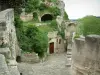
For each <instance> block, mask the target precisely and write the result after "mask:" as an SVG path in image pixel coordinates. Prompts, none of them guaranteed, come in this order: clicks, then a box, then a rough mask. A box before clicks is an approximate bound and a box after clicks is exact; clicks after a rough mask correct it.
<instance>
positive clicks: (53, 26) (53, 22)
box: [49, 20, 57, 30]
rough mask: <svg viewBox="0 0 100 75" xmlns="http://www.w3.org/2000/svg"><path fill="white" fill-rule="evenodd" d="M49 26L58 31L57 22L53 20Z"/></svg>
mask: <svg viewBox="0 0 100 75" xmlns="http://www.w3.org/2000/svg"><path fill="white" fill-rule="evenodd" d="M49 26H50V27H52V28H53V29H55V30H56V29H57V22H56V20H52V21H51V23H50V24H49Z"/></svg>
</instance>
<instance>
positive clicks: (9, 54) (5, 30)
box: [0, 9, 20, 75]
mask: <svg viewBox="0 0 100 75" xmlns="http://www.w3.org/2000/svg"><path fill="white" fill-rule="evenodd" d="M19 50H20V49H19V47H18V44H17V37H16V30H15V26H14V11H13V9H7V10H4V11H1V12H0V54H2V55H4V56H5V60H6V61H5V60H1V59H2V58H0V61H1V62H5V63H3V64H5V65H7V66H6V67H7V68H8V70H9V72H10V73H11V74H10V75H19V72H18V69H17V62H16V56H17V55H18V53H17V52H20V51H19ZM3 58H4V57H3ZM6 62H7V63H6ZM1 66H2V65H1V64H0V67H1ZM13 67H14V68H13ZM11 68H13V69H11ZM5 69H6V68H5ZM4 71H5V70H4ZM15 71H16V72H15ZM12 72H13V73H12ZM0 75H1V74H0ZM3 75H6V74H3Z"/></svg>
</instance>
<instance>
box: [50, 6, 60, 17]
mask: <svg viewBox="0 0 100 75" xmlns="http://www.w3.org/2000/svg"><path fill="white" fill-rule="evenodd" d="M49 11H50V12H51V13H53V15H54V16H55V17H56V16H58V15H61V12H60V9H59V8H58V7H56V6H55V7H50V8H49Z"/></svg>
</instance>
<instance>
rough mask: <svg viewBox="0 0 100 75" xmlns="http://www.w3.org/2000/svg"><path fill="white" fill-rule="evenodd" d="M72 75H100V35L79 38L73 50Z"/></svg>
mask: <svg viewBox="0 0 100 75" xmlns="http://www.w3.org/2000/svg"><path fill="white" fill-rule="evenodd" d="M72 75H100V36H97V35H89V36H87V37H86V38H85V39H81V38H77V39H75V42H74V44H73V50H72Z"/></svg>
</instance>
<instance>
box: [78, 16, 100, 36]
mask: <svg viewBox="0 0 100 75" xmlns="http://www.w3.org/2000/svg"><path fill="white" fill-rule="evenodd" d="M78 22H79V25H78V28H77V29H78V31H77V33H79V34H83V35H84V36H86V35H89V34H97V35H100V18H97V17H96V16H86V17H84V18H82V19H79V20H78Z"/></svg>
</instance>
